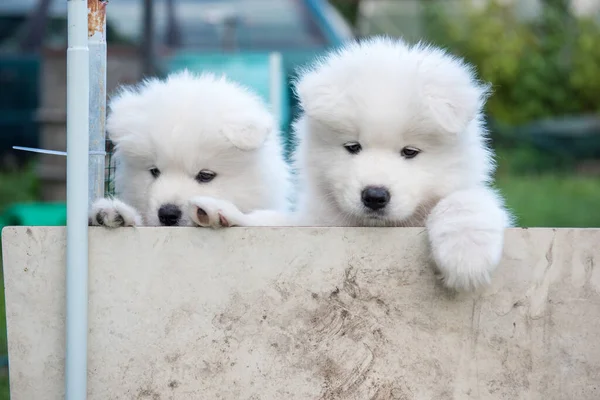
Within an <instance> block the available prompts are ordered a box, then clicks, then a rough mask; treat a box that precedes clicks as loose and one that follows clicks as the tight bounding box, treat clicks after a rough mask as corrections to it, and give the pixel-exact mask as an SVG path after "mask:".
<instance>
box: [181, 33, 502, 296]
mask: <svg viewBox="0 0 600 400" xmlns="http://www.w3.org/2000/svg"><path fill="white" fill-rule="evenodd" d="M296 91H297V94H298V96H299V98H300V101H301V105H302V108H303V111H304V113H303V115H302V117H301V118H300V119H299V120H298V121H297V123H296V136H297V139H298V141H299V143H298V148H297V150H296V168H297V170H298V175H299V191H298V192H299V199H298V204H297V211H296V213H295V214H294V215H292V216H287V217H284V216H282V215H280V214H278V213H274V212H270V211H257V212H253V213H249V214H245V213H243V212H241V211H240V210H237V209H236V207H235V206H234V205H232V204H230V203H228V202H225V201H222V200H218V199H214V198H198V199H195V200H194V203H193V204H194V207H195V208H193V209H192V210H191V211H192V217H193V218H196V219H197V220H198V223H200V224H203V225H209V226H221V225H222V224H221V222H222V221H223V220H224V221H226V222H227V225H242V226H248V225H273V224H295V225H318V226H397V227H409V226H425V227H427V231H428V234H429V241H430V244H431V250H432V254H433V258H434V260H435V262H436V265H437V267H438V269H439V271H440V272H441V277H442V279H443V282H444V283H445V285H446V286H448V287H450V288H454V289H463V290H467V289H473V288H477V287H479V286H481V285H484V284H486V283H488V282H489V281H490V275H491V273H492V272H493V270H494V268H495V267H496V265H497V264H498V263H499V261H500V258H501V256H502V249H503V239H504V230H505V228H506V227H507V226H509V224H510V222H511V218H510V216H509V214H508V213H507V212H506V211H505V209H504V207H503V202H502V200H501V198H500V197H499V196H498V194H497V193H496V192H494V191H493V190H492V189H491V188H490V187H489V186H488V185H489V183H490V180H491V176H492V172H493V169H494V163H493V159H492V154H491V152H490V150H489V148H488V147H487V145H486V139H485V135H486V130H485V128H484V126H483V121H482V115H481V112H482V107H483V105H484V103H485V100H486V97H487V94H488V86H486V85H483V84H481V83H479V82H478V81H477V80H476V78H475V75H474V73H473V69H472V68H471V67H470V66H469V65H467V64H465V63H464V62H463V61H461V60H459V59H457V58H456V57H453V56H451V55H449V54H447V53H446V52H444V51H442V50H440V49H437V48H434V47H431V46H427V45H422V44H419V45H415V46H409V45H407V44H406V43H405V42H403V41H400V40H394V39H388V38H373V39H370V40H367V41H365V42H362V43H353V44H350V45H348V46H347V47H345V48H343V49H341V50H338V51H334V52H331V53H330V54H329V55H328V56H326V57H325V58H323V59H321V60H319V61H318V62H317V63H316V64H315V65H314V66H313V67H312V68H310V69H308V70H306V71H304V73H303V74H302V76H301V77H300V79H299V80H298V82H297V84H296ZM194 213H196V214H197V215H196V217H194V215H193V214H194ZM198 213H199V214H198ZM205 214H206V215H205ZM286 218H287V219H286Z"/></svg>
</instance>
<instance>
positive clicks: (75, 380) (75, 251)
mask: <svg viewBox="0 0 600 400" xmlns="http://www.w3.org/2000/svg"><path fill="white" fill-rule="evenodd" d="M67 4H68V14H67V21H68V22H67V24H68V49H67V280H66V285H67V297H66V301H67V318H66V361H65V398H66V399H67V400H84V399H85V398H86V395H87V330H88V226H87V225H88V217H87V213H88V160H89V155H88V151H89V96H90V94H89V83H90V69H89V68H90V65H89V61H90V60H89V50H88V35H87V26H88V24H87V14H88V9H87V2H86V0H68V3H67Z"/></svg>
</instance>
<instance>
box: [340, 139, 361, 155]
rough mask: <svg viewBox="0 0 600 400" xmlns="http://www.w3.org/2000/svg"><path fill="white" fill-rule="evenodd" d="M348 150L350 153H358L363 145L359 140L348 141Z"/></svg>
mask: <svg viewBox="0 0 600 400" xmlns="http://www.w3.org/2000/svg"><path fill="white" fill-rule="evenodd" d="M344 147H345V148H346V150H348V153H350V154H358V153H359V152H360V151H361V150H362V146H361V145H360V143H358V142H348V143H345V144H344Z"/></svg>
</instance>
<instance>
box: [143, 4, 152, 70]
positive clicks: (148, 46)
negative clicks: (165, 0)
mask: <svg viewBox="0 0 600 400" xmlns="http://www.w3.org/2000/svg"><path fill="white" fill-rule="evenodd" d="M143 32H144V37H143V39H142V71H143V74H144V75H146V76H149V75H154V72H155V71H154V3H153V1H152V0H144V23H143Z"/></svg>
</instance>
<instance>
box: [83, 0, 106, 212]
mask: <svg viewBox="0 0 600 400" xmlns="http://www.w3.org/2000/svg"><path fill="white" fill-rule="evenodd" d="M107 3H108V2H107V1H103V0H87V5H88V46H89V49H90V169H89V188H88V201H89V204H92V202H93V201H94V200H96V199H98V198H101V197H104V182H105V168H104V164H105V160H106V157H105V155H104V151H105V149H106V133H105V132H106V5H107Z"/></svg>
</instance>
